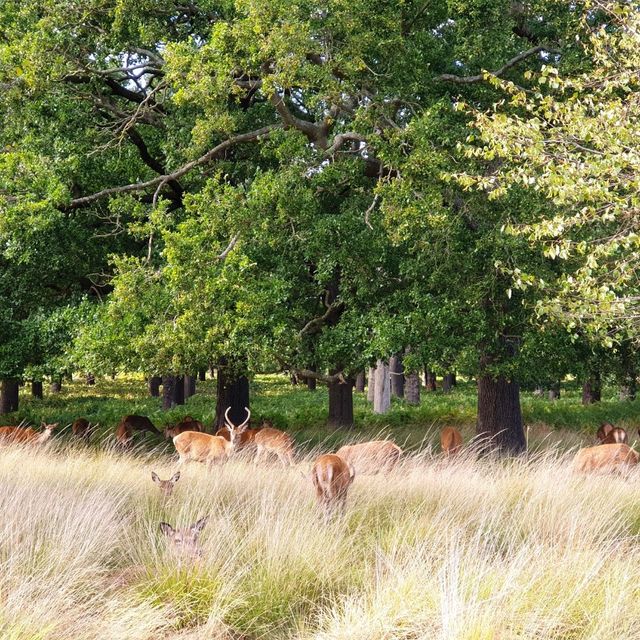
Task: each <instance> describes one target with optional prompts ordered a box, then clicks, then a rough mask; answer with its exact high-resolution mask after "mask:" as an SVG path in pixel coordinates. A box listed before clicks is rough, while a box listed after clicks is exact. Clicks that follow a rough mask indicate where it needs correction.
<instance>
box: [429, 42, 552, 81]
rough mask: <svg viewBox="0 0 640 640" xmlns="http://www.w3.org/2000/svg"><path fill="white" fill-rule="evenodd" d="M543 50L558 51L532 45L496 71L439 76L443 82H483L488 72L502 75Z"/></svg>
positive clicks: (493, 74) (498, 75)
mask: <svg viewBox="0 0 640 640" xmlns="http://www.w3.org/2000/svg"><path fill="white" fill-rule="evenodd" d="M541 51H548V52H549V53H558V51H557V50H556V49H552V48H550V47H545V46H543V45H538V46H536V47H532V48H531V49H527V50H526V51H523V52H522V53H519V54H518V55H517V56H515V57H513V58H511V60H508V61H507V62H505V63H504V64H503V65H502V66H501V67H500V68H499V69H496V70H495V71H487V72H484V73H480V74H478V75H476V76H456V75H454V74H451V73H443V74H441V75H440V76H438V78H439V79H440V80H442V81H443V82H457V83H458V84H471V83H473V82H482V81H483V80H484V79H485V76H486V75H487V74H489V75H491V76H496V77H500V76H501V75H502V74H503V73H504V72H505V71H508V70H509V69H511V67H515V66H516V65H517V64H518V63H519V62H522V60H526V59H527V58H530V57H531V56H534V55H536V53H540V52H541Z"/></svg>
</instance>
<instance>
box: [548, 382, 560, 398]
mask: <svg viewBox="0 0 640 640" xmlns="http://www.w3.org/2000/svg"><path fill="white" fill-rule="evenodd" d="M548 397H549V400H551V401H553V400H557V399H558V398H559V397H560V383H559V382H554V383H553V384H552V385H551V387H549V395H548Z"/></svg>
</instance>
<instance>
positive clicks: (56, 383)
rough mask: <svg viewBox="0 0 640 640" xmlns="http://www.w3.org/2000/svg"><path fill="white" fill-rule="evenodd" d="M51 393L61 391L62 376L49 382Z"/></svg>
mask: <svg viewBox="0 0 640 640" xmlns="http://www.w3.org/2000/svg"><path fill="white" fill-rule="evenodd" d="M50 388H51V393H60V392H61V391H62V378H58V379H57V380H53V381H52V382H51V387H50Z"/></svg>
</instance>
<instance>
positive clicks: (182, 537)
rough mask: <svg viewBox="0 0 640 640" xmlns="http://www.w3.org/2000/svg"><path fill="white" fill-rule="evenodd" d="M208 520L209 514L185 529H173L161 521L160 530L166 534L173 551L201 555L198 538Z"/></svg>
mask: <svg viewBox="0 0 640 640" xmlns="http://www.w3.org/2000/svg"><path fill="white" fill-rule="evenodd" d="M208 520H209V516H205V517H204V518H200V520H198V521H197V522H196V523H194V524H192V525H191V526H190V527H187V528H186V529H174V528H173V527H172V526H171V525H170V524H168V523H167V522H161V523H160V531H162V533H164V535H165V536H167V538H168V540H169V543H170V544H171V546H172V547H173V549H174V550H175V551H177V552H179V553H183V554H186V555H189V556H201V555H202V549H201V548H200V545H199V544H198V538H199V537H200V533H201V532H202V530H203V529H204V527H205V525H206V524H207V521H208Z"/></svg>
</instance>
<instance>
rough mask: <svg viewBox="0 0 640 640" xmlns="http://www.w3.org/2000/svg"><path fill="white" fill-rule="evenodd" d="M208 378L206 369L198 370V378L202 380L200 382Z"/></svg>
mask: <svg viewBox="0 0 640 640" xmlns="http://www.w3.org/2000/svg"><path fill="white" fill-rule="evenodd" d="M206 379H207V371H206V369H200V371H198V380H200V382H204V381H205V380H206Z"/></svg>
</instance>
